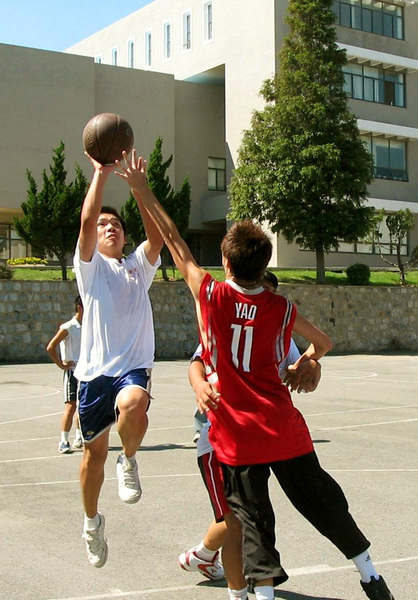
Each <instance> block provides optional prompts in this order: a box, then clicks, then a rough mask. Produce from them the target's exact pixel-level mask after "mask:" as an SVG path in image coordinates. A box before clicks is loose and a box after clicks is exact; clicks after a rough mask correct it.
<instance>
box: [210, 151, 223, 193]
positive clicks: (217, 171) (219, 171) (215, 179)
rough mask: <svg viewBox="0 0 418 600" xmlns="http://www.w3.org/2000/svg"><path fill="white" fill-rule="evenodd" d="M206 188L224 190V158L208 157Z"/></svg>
mask: <svg viewBox="0 0 418 600" xmlns="http://www.w3.org/2000/svg"><path fill="white" fill-rule="evenodd" d="M208 189H209V190H216V191H222V192H224V191H225V190H226V160H225V159H224V158H212V157H209V158H208Z"/></svg>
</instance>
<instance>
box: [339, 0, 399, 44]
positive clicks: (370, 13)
mask: <svg viewBox="0 0 418 600" xmlns="http://www.w3.org/2000/svg"><path fill="white" fill-rule="evenodd" d="M332 10H333V12H334V13H335V15H336V20H335V22H336V24H337V25H341V26H342V27H350V28H351V29H359V30H361V31H367V32H369V33H375V34H377V35H385V36H387V37H392V38H396V39H397V40H403V39H404V9H403V7H402V6H398V5H397V4H391V3H390V2H381V1H379V0H334V3H333V6H332Z"/></svg>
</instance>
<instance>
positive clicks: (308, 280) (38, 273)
mask: <svg viewBox="0 0 418 600" xmlns="http://www.w3.org/2000/svg"><path fill="white" fill-rule="evenodd" d="M208 270H209V272H210V273H211V274H212V276H213V277H214V278H215V279H217V280H218V281H223V279H224V271H223V269H222V268H221V267H219V269H208ZM13 271H14V273H13V279H14V280H15V281H17V280H32V281H45V280H46V281H61V270H60V269H48V268H45V267H14V268H13ZM271 271H273V273H275V275H276V277H277V278H278V280H279V281H280V283H303V284H308V285H312V284H315V279H316V272H315V271H307V270H303V269H294V270H291V271H290V270H289V271H288V270H280V269H271ZM167 274H168V276H169V278H170V280H172V281H179V280H181V277H180V274H179V272H178V271H177V270H176V269H175V270H174V271H173V269H168V270H167ZM67 276H68V279H70V280H72V279H75V276H74V273H73V271H72V269H68V271H67ZM325 278H326V283H327V284H328V285H348V280H347V276H346V274H345V272H344V271H343V272H341V273H337V272H333V271H326V272H325ZM155 279H156V280H157V281H158V280H161V279H162V274H161V270H160V269H158V271H157V274H156V276H155ZM399 281H400V279H399V275H398V273H394V272H391V271H372V272H371V276H370V284H369V285H372V286H385V285H386V286H388V285H389V286H393V285H399ZM406 283H407V285H414V286H415V285H418V270H414V271H407V274H406Z"/></svg>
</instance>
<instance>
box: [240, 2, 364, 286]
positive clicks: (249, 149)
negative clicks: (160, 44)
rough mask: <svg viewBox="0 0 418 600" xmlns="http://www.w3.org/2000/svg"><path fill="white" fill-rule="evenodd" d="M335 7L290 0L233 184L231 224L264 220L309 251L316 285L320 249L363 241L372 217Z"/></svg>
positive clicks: (321, 276)
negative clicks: (273, 68) (274, 69)
mask: <svg viewBox="0 0 418 600" xmlns="http://www.w3.org/2000/svg"><path fill="white" fill-rule="evenodd" d="M331 5H332V0H290V5H289V14H288V16H287V19H286V20H287V23H288V25H289V27H290V33H289V34H288V36H287V37H286V38H285V40H284V43H283V47H282V49H281V52H280V57H279V58H280V68H279V72H278V73H277V74H276V75H275V76H273V77H272V78H271V79H269V80H267V81H265V82H264V84H263V86H262V88H261V96H262V97H263V98H264V100H265V102H266V105H265V107H264V109H263V110H260V111H255V112H254V113H253V116H252V121H251V129H249V130H248V131H246V132H245V133H244V136H243V140H242V143H241V147H240V149H239V154H238V168H237V169H236V171H235V175H234V177H233V178H232V181H231V185H230V188H229V189H230V194H231V214H230V216H231V218H233V219H242V218H244V217H251V218H254V219H257V220H259V221H267V222H268V224H269V226H270V228H271V230H272V231H273V232H274V233H278V232H280V233H282V234H283V236H284V238H285V239H286V240H287V241H288V242H296V243H297V244H299V245H300V246H302V247H303V248H306V249H309V250H312V251H315V253H316V267H317V283H325V259H324V254H325V252H328V251H330V250H331V249H333V248H334V249H336V248H338V245H339V241H341V240H343V241H344V242H353V241H355V240H357V239H359V238H363V237H364V236H365V235H366V234H367V233H368V232H369V230H370V226H371V219H372V216H373V208H372V207H365V206H363V200H364V199H365V198H366V194H367V184H368V183H369V182H370V181H371V178H372V167H373V163H372V157H371V155H370V153H369V152H368V151H367V149H366V148H365V146H364V144H363V143H362V141H361V140H360V138H359V131H358V127H357V123H356V119H355V117H354V116H353V115H352V114H351V113H350V112H349V109H348V106H347V95H346V93H345V92H344V90H343V84H344V76H343V73H342V69H341V67H342V66H343V65H344V64H345V63H346V54H345V51H344V50H341V49H339V48H338V46H337V44H336V32H335V27H334V25H333V23H334V14H333V13H332V12H331V9H330V8H331Z"/></svg>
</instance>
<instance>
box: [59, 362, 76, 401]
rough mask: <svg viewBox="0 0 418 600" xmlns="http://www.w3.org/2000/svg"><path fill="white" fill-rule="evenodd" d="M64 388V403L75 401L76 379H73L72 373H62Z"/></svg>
mask: <svg viewBox="0 0 418 600" xmlns="http://www.w3.org/2000/svg"><path fill="white" fill-rule="evenodd" d="M62 381H63V386H64V403H65V404H66V403H67V402H76V401H77V388H78V379H76V378H75V377H74V371H72V370H71V369H70V370H69V371H64V373H63V378H62Z"/></svg>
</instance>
